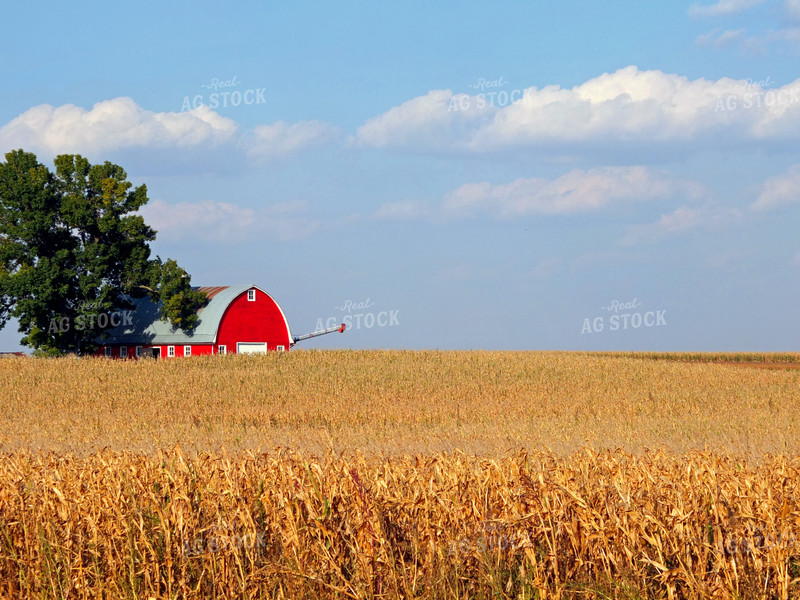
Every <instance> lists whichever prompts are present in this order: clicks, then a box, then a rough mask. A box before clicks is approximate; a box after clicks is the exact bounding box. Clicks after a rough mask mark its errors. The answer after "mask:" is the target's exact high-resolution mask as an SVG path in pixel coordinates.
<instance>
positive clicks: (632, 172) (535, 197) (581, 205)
mask: <svg viewBox="0 0 800 600" xmlns="http://www.w3.org/2000/svg"><path fill="white" fill-rule="evenodd" d="M676 194H683V195H689V196H691V197H693V198H697V197H699V196H701V195H702V194H703V190H702V188H701V187H700V186H698V185H697V184H693V183H690V182H685V181H676V180H672V179H669V178H667V177H666V176H664V175H663V174H661V173H658V172H656V171H654V170H652V169H648V168H646V167H639V166H635V167H599V168H595V169H590V170H588V171H583V170H580V169H576V170H573V171H570V172H569V173H566V174H564V175H562V176H560V177H558V178H556V179H552V180H550V179H542V178H533V179H517V180H516V181H513V182H511V183H507V184H499V185H492V184H490V183H488V182H481V183H467V184H464V185H462V186H460V187H458V188H457V189H455V190H454V191H452V192H450V193H449V194H448V195H447V196H446V197H445V199H444V202H443V206H442V209H443V212H444V213H445V214H446V215H449V216H465V215H471V214H474V213H475V212H478V211H485V212H490V213H493V214H496V215H499V216H501V217H513V216H522V215H532V214H547V215H556V214H578V213H585V212H591V211H596V210H600V209H602V208H605V207H607V206H609V205H611V204H615V203H620V202H646V201H649V200H654V199H663V198H669V197H671V196H674V195H676Z"/></svg>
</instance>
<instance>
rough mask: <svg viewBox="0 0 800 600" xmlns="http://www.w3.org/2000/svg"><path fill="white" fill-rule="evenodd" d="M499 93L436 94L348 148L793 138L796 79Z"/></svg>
mask: <svg viewBox="0 0 800 600" xmlns="http://www.w3.org/2000/svg"><path fill="white" fill-rule="evenodd" d="M506 92H507V93H506V96H505V98H506V102H505V103H504V104H503V103H501V102H500V101H499V99H496V100H495V102H494V106H492V105H491V104H489V103H488V102H487V98H484V104H485V106H484V108H478V105H479V104H478V100H479V99H480V95H474V96H466V95H464V94H457V95H453V93H452V92H451V91H449V90H434V91H431V92H428V94H426V95H425V96H420V97H418V98H414V99H412V100H409V101H407V102H405V103H403V104H402V105H400V106H397V107H394V108H392V109H390V110H388V111H387V112H385V113H383V114H382V115H379V116H378V117H375V118H373V119H370V120H369V121H367V122H366V123H365V124H364V125H362V126H361V127H360V128H359V129H358V131H357V134H356V137H355V142H356V143H358V144H360V145H366V146H375V147H394V148H401V149H408V150H412V151H421V152H430V151H435V152H441V151H448V152H452V153H485V152H500V151H508V150H512V149H539V150H542V151H547V152H548V155H549V156H556V155H559V153H561V154H564V153H566V154H573V155H574V154H579V153H586V152H591V151H595V152H598V151H601V150H600V149H602V151H603V152H608V151H609V150H610V149H614V148H620V147H635V148H640V147H654V146H658V145H663V144H669V145H671V146H674V147H676V148H684V147H691V148H692V149H694V148H698V147H699V146H700V145H701V144H704V145H705V146H706V147H708V146H712V147H713V146H715V145H718V144H722V143H724V144H730V143H736V142H739V143H750V142H752V141H754V140H759V141H764V140H787V139H796V137H797V136H798V134H800V80H797V81H795V82H792V83H789V84H786V85H784V86H782V87H779V88H771V89H769V90H761V89H760V88H758V87H757V86H753V85H752V84H750V83H749V82H747V81H745V80H735V79H730V78H723V79H719V80H717V81H710V80H706V79H695V80H689V79H688V78H686V77H683V76H680V75H675V74H667V73H663V72H661V71H657V70H651V71H640V70H639V69H638V68H636V67H635V66H630V67H626V68H624V69H620V70H618V71H616V72H614V73H605V74H603V75H600V76H598V77H595V78H593V79H590V80H589V81H586V82H585V83H583V84H581V85H578V86H575V87H573V88H571V89H567V88H561V87H559V86H555V85H553V86H546V87H544V88H541V89H539V88H536V87H532V88H528V89H525V90H506ZM512 92H518V93H517V94H516V95H512ZM512 98H513V99H514V100H515V102H513V103H512V102H511V99H512ZM465 99H466V101H464V100H465ZM454 106H455V107H457V109H456V110H453V107H454ZM460 106H467V107H468V108H467V109H466V110H462V109H461V108H458V107H460Z"/></svg>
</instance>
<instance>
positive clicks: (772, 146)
mask: <svg viewBox="0 0 800 600" xmlns="http://www.w3.org/2000/svg"><path fill="white" fill-rule="evenodd" d="M798 59H800V0H720V1H719V2H710V1H709V2H706V3H691V2H686V3H682V2H641V1H638V2H628V1H625V2H603V1H597V0H595V1H592V2H574V1H573V2H570V1H562V2H535V3H510V2H500V3H494V4H492V5H489V4H485V3H472V2H462V3H452V4H451V3H446V4H435V5H432V4H431V3H421V2H383V3H375V4H367V3H348V2H342V3H333V4H331V3H306V2H303V3H285V4H280V5H274V6H272V5H270V4H269V3H260V2H234V3H230V4H229V5H226V6H222V5H220V4H219V3H213V4H212V3H210V2H193V3H169V4H168V5H164V4H162V3H156V2H140V3H137V5H136V7H135V9H134V8H132V7H131V6H127V5H124V6H123V5H119V6H118V5H115V4H114V3H111V4H109V3H107V2H103V3H100V2H84V3H81V4H80V5H79V6H76V5H58V6H52V5H51V4H50V3H35V2H34V3H27V4H22V3H18V4H16V5H13V6H10V7H7V8H6V9H5V11H4V18H3V20H2V22H0V86H2V87H1V88H0V89H2V90H3V93H2V94H0V151H2V154H5V152H7V151H9V150H12V149H15V148H24V149H25V150H28V151H32V152H35V153H36V154H37V156H38V157H39V159H40V160H41V161H42V162H44V163H45V164H48V165H52V160H53V157H54V156H56V155H57V154H61V153H80V154H83V155H84V156H86V157H88V158H89V159H90V160H91V161H93V162H102V161H106V160H109V161H112V162H115V163H117V164H120V165H121V166H123V167H124V168H125V169H126V171H127V172H128V175H129V178H130V179H131V181H133V182H134V183H136V184H139V183H146V184H147V187H148V192H149V197H150V203H149V204H148V205H147V206H146V207H145V209H144V210H143V214H144V216H145V219H146V220H147V222H148V223H149V224H150V225H152V226H153V227H154V228H155V229H157V230H158V238H157V241H156V242H155V243H154V244H153V252H154V253H155V254H158V255H160V256H161V257H162V258H166V257H170V258H175V259H176V260H178V262H179V263H180V264H181V265H182V266H184V267H185V268H186V269H187V270H188V271H189V272H190V274H191V275H192V282H193V283H194V284H196V285H225V284H242V283H255V284H257V285H259V286H260V287H261V288H262V289H264V290H265V291H267V292H269V293H270V294H272V295H273V296H274V297H275V299H276V300H277V301H278V302H279V303H280V304H281V306H282V307H283V309H284V311H285V313H286V314H287V317H288V319H289V323H290V326H291V327H292V331H293V333H294V334H296V335H298V334H302V333H307V332H310V331H312V330H314V329H316V328H317V327H318V326H319V325H320V323H322V324H323V325H326V324H328V323H329V322H334V321H336V322H338V321H341V320H344V319H347V320H348V322H349V323H350V324H351V325H352V326H351V327H350V329H349V331H347V332H346V333H345V334H344V335H339V334H335V335H330V336H325V337H322V338H317V339H315V340H310V341H307V342H303V344H304V347H351V348H441V349H455V348H459V349H460V348H486V349H567V350H665V351H667V350H668V351H684V350H685V351H703V350H708V351H712V350H713V351H798V350H800V318H798V312H797V302H798V298H800V236H798V224H800V148H798V144H797V142H798V140H800V70H799V69H798V67H797V65H798ZM19 337H20V335H19V334H18V333H17V332H16V326H15V325H14V324H10V325H8V326H7V327H6V328H5V329H4V330H3V331H0V349H2V350H15V349H18V348H19V346H18V339H19Z"/></svg>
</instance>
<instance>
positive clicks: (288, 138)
mask: <svg viewBox="0 0 800 600" xmlns="http://www.w3.org/2000/svg"><path fill="white" fill-rule="evenodd" d="M339 135H340V131H339V129H338V128H337V127H335V126H333V125H331V124H330V123H325V122H323V121H299V122H297V123H291V124H290V123H286V122H285V121H278V122H277V123H274V124H272V125H260V126H258V127H256V128H255V129H254V130H253V135H252V139H251V140H250V142H249V148H248V152H249V154H250V156H252V157H254V158H257V159H259V160H271V159H274V158H278V157H283V156H287V155H290V154H294V153H296V152H298V151H300V150H302V149H304V148H309V147H313V146H321V145H324V144H327V143H329V142H331V141H332V140H334V139H336V138H337V137H338V136H339Z"/></svg>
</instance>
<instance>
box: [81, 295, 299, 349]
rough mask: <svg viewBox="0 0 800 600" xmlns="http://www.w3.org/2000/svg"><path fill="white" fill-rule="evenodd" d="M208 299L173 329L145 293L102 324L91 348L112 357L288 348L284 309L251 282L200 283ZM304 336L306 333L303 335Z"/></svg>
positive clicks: (291, 343)
mask: <svg viewBox="0 0 800 600" xmlns="http://www.w3.org/2000/svg"><path fill="white" fill-rule="evenodd" d="M197 289H199V290H201V291H203V292H205V293H206V295H207V296H208V298H209V302H208V303H207V304H206V305H205V306H204V307H203V308H201V309H200V310H199V311H198V313H197V314H198V317H199V321H198V323H197V326H196V327H195V328H194V329H193V330H192V331H190V332H187V331H184V330H182V329H174V328H173V327H172V325H171V324H170V323H169V322H168V321H162V320H161V318H160V307H159V305H158V304H155V303H154V302H152V301H151V300H149V299H148V298H143V299H139V300H134V304H135V307H134V308H133V310H131V311H130V313H129V314H128V315H127V318H123V319H117V320H118V321H119V320H121V321H122V323H121V324H120V325H119V326H118V327H115V328H113V329H110V330H108V332H107V335H108V337H105V338H103V339H102V340H101V344H102V346H101V347H100V348H99V350H98V352H97V354H98V355H100V356H103V355H105V356H109V357H116V358H134V357H135V358H139V357H140V356H143V355H145V356H153V357H156V358H159V357H161V358H169V357H173V356H194V355H198V354H233V353H248V352H266V351H267V350H288V349H289V347H290V346H292V345H293V344H294V343H295V341H297V340H296V339H294V338H292V334H291V332H290V331H289V323H288V322H287V321H286V315H284V314H283V310H281V307H280V306H278V303H277V302H275V300H273V299H272V297H271V296H270V295H269V294H267V293H266V292H264V291H263V290H261V289H259V288H257V287H256V286H254V285H242V286H227V287H201V288H197ZM303 337H306V336H303Z"/></svg>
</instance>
